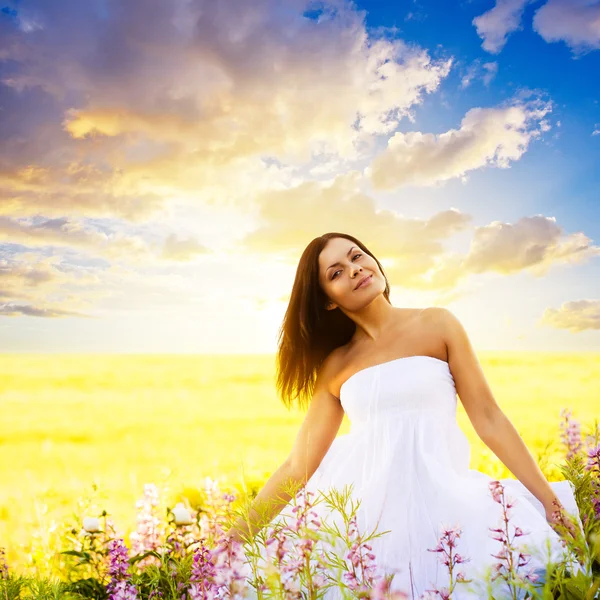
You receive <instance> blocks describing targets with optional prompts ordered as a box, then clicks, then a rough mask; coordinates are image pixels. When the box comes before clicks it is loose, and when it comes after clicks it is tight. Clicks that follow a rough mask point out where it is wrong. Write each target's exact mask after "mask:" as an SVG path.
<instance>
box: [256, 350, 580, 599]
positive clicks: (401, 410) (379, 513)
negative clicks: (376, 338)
mask: <svg viewBox="0 0 600 600" xmlns="http://www.w3.org/2000/svg"><path fill="white" fill-rule="evenodd" d="M340 401H341V403H342V406H343V408H344V410H345V412H346V414H347V415H348V418H349V420H350V423H351V428H350V431H349V432H348V433H347V434H344V435H339V436H338V437H337V438H336V439H335V440H334V441H333V443H332V445H331V447H330V448H329V450H328V452H327V454H326V455H325V457H324V459H323V460H322V462H321V464H320V465H319V467H318V469H317V471H316V472H315V473H314V475H313V476H312V477H311V479H310V480H309V481H308V483H307V485H306V490H309V491H313V492H316V493H318V490H322V489H325V490H326V489H328V488H330V487H331V486H334V487H337V488H339V489H341V488H343V487H344V486H346V485H349V484H353V489H352V495H353V496H354V497H355V498H357V499H360V501H361V505H360V507H359V509H358V512H357V524H358V528H359V531H360V532H361V533H363V532H371V531H373V529H375V528H376V529H377V531H388V530H389V533H386V534H384V535H383V536H382V537H379V538H375V539H373V540H372V541H371V542H370V545H371V546H372V548H373V553H374V554H375V556H376V563H377V565H378V567H379V569H381V570H382V571H384V572H390V573H391V572H393V573H395V577H394V579H393V582H392V590H401V591H404V592H405V593H407V595H408V597H409V598H411V599H412V598H414V599H417V598H419V597H420V596H421V595H422V594H423V593H424V592H425V590H426V589H431V587H432V585H436V586H438V587H443V586H447V584H448V570H447V568H446V567H445V566H444V565H442V564H441V562H440V559H439V554H438V553H436V552H428V549H429V548H435V546H436V545H437V540H438V537H439V534H440V526H442V525H447V526H454V525H458V526H460V527H461V528H462V534H461V536H460V538H459V539H458V541H457V547H456V550H455V552H458V553H459V554H460V555H461V556H463V557H465V558H469V559H470V561H469V562H466V563H463V564H459V565H457V568H456V570H458V571H462V572H463V573H464V574H465V576H466V577H467V578H470V577H475V578H477V574H478V573H482V572H483V571H482V569H485V568H486V567H489V566H490V565H491V564H492V563H494V562H498V560H497V559H495V558H493V557H492V556H491V554H497V553H498V552H499V551H500V549H501V544H500V542H499V541H497V540H494V539H493V538H492V537H491V536H492V535H493V534H492V533H491V532H490V531H489V527H498V524H499V519H500V517H501V511H502V508H501V506H500V504H498V503H497V502H495V501H494V500H493V499H492V496H491V493H490V490H489V487H488V482H490V481H492V480H493V478H492V477H490V476H489V475H487V474H485V473H482V472H480V471H476V470H472V469H469V460H470V448H469V444H468V441H467V439H466V436H465V435H464V433H463V432H462V430H461V429H460V428H459V426H458V423H457V420H456V408H457V396H456V388H455V384H454V378H453V377H452V373H451V371H450V368H449V365H448V363H447V362H446V361H443V360H440V359H437V358H434V357H431V356H424V355H417V356H408V357H402V358H397V359H393V360H390V361H387V362H384V363H380V364H377V365H373V366H370V367H366V368H364V369H361V370H360V371H358V372H357V373H355V374H354V375H352V376H351V377H350V378H349V379H348V380H347V381H345V382H344V383H343V384H342V387H341V389H340ZM500 481H501V483H502V484H503V485H504V486H505V490H506V494H507V496H510V497H512V498H513V499H514V500H516V503H515V505H514V507H513V508H512V509H510V513H511V514H512V517H511V520H510V522H511V523H512V525H517V526H519V527H521V528H522V529H523V530H525V531H527V532H529V533H528V534H527V535H524V536H521V537H520V538H518V539H517V540H516V542H519V543H520V544H521V545H522V546H523V547H524V549H525V550H528V551H529V552H530V554H531V559H530V562H529V564H528V565H527V567H525V568H524V569H521V571H522V572H527V571H528V570H529V568H538V569H540V568H542V569H543V567H544V566H545V563H546V560H547V558H548V545H547V544H546V540H549V542H550V557H551V558H553V559H557V558H560V557H562V556H564V553H565V550H564V547H563V545H562V544H561V543H560V538H559V536H558V534H557V533H556V532H555V531H554V530H553V529H552V528H551V527H550V525H549V524H548V522H547V521H546V517H545V511H544V509H543V506H542V505H541V503H540V502H539V501H538V500H537V499H536V498H535V497H534V496H533V495H532V494H531V493H530V492H529V491H528V490H527V488H525V486H524V485H523V484H522V483H521V482H520V481H518V480H516V479H501V480H500ZM550 485H551V486H552V488H553V489H554V491H555V493H556V494H557V496H558V497H559V499H560V500H561V502H562V503H563V505H564V507H565V508H566V510H567V512H569V513H571V514H573V515H574V516H575V517H576V519H577V520H578V516H577V507H576V503H575V498H574V495H573V491H572V487H571V484H570V482H568V481H566V480H565V481H560V482H553V483H551V484H550ZM290 508H291V503H290V504H288V505H287V506H286V507H285V508H284V509H283V510H282V511H281V513H280V514H279V515H278V517H277V518H276V519H275V520H274V521H273V523H275V522H276V521H279V520H280V519H281V518H288V519H289V518H290V516H292V513H291V512H290ZM315 510H316V511H317V512H318V514H319V516H320V517H321V518H322V519H324V518H325V519H327V518H328V513H326V512H325V510H326V508H325V504H324V503H322V504H319V505H317V507H316V509H315ZM329 516H331V513H329ZM335 519H336V518H335V517H334V520H335ZM579 523H580V521H579ZM510 531H511V533H512V532H513V531H514V527H512V526H511V527H510ZM536 549H537V550H536ZM263 556H264V552H263ZM473 585H477V584H476V583H475V584H473ZM474 589H475V588H471V590H470V589H469V584H458V586H457V587H456V589H455V591H454V593H453V596H452V597H453V598H456V599H460V598H473V597H484V595H483V594H481V593H478V592H476V591H474ZM326 597H327V598H337V597H339V596H338V593H337V591H336V590H333V589H332V590H329V591H328V594H327V596H326Z"/></svg>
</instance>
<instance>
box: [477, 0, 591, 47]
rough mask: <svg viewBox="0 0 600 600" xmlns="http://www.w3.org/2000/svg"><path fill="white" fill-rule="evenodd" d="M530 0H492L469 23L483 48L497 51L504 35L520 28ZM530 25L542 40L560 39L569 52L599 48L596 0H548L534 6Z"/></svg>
mask: <svg viewBox="0 0 600 600" xmlns="http://www.w3.org/2000/svg"><path fill="white" fill-rule="evenodd" d="M532 2H533V0H496V4H495V5H494V7H493V8H491V9H490V10H488V11H487V12H486V13H484V14H482V15H480V16H478V17H475V19H473V25H475V27H476V28H477V33H478V34H479V37H481V39H482V40H483V44H482V45H481V46H482V48H483V49H484V50H487V51H488V52H491V53H492V54H498V53H499V52H500V51H501V50H502V48H504V45H505V44H506V41H507V39H508V36H509V35H510V34H511V33H513V32H514V31H517V30H519V29H522V25H521V19H522V17H523V12H524V10H525V7H526V6H527V5H528V4H530V3H532ZM533 29H534V30H535V31H536V32H537V33H539V35H541V36H542V38H544V40H545V41H546V42H560V41H564V42H565V43H566V44H567V45H568V46H569V47H570V48H571V50H573V52H575V53H577V54H584V53H586V52H589V51H591V50H597V49H598V48H600V2H598V0H548V1H547V2H545V3H544V4H543V5H542V6H541V7H540V8H539V9H537V10H536V12H535V14H534V17H533Z"/></svg>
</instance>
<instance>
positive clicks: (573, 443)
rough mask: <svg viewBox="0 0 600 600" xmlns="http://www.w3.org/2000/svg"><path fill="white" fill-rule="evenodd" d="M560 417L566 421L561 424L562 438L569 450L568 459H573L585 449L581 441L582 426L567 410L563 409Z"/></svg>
mask: <svg viewBox="0 0 600 600" xmlns="http://www.w3.org/2000/svg"><path fill="white" fill-rule="evenodd" d="M560 416H561V417H563V419H564V420H563V421H562V422H561V424H560V428H561V436H560V437H561V440H562V442H563V444H564V445H565V446H566V448H567V459H571V458H573V456H575V455H576V454H577V453H578V452H579V451H580V450H581V449H582V447H583V444H582V441H581V425H580V424H579V421H577V420H576V419H573V418H572V413H571V411H570V410H569V409H567V408H563V409H562V410H561V411H560Z"/></svg>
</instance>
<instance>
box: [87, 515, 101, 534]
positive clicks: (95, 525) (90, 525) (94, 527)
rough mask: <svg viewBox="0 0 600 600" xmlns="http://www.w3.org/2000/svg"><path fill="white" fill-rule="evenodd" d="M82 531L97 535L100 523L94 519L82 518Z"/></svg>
mask: <svg viewBox="0 0 600 600" xmlns="http://www.w3.org/2000/svg"><path fill="white" fill-rule="evenodd" d="M83 529H84V530H85V531H87V532H88V533H98V532H99V531H101V529H100V521H99V520H98V519H97V518H96V517H84V519H83Z"/></svg>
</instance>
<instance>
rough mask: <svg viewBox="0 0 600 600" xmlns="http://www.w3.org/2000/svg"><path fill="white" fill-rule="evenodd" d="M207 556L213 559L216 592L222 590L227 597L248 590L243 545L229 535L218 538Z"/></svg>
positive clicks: (238, 594)
mask: <svg viewBox="0 0 600 600" xmlns="http://www.w3.org/2000/svg"><path fill="white" fill-rule="evenodd" d="M209 556H210V558H211V561H212V560H213V559H214V562H213V564H214V566H215V572H214V576H213V579H214V583H215V585H216V586H217V593H219V594H220V593H222V592H224V593H225V594H226V595H227V596H228V597H239V596H244V594H246V592H247V590H248V584H247V581H246V576H247V574H248V573H247V572H246V571H247V569H246V568H245V555H244V550H243V545H242V544H241V543H240V542H237V541H236V540H234V539H232V538H230V537H224V538H222V539H221V540H219V543H218V545H217V547H216V548H215V550H212V551H211V552H210V555H209Z"/></svg>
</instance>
